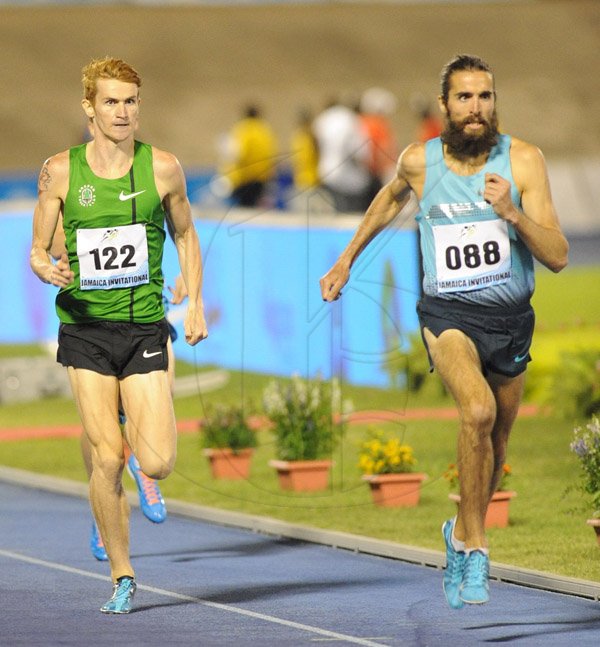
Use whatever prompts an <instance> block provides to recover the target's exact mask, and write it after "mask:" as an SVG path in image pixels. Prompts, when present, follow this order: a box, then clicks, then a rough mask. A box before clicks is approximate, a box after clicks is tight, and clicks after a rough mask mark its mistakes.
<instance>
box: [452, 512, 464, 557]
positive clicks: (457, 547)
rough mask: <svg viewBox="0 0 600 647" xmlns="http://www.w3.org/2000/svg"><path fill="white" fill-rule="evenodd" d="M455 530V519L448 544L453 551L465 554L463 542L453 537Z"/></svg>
mask: <svg viewBox="0 0 600 647" xmlns="http://www.w3.org/2000/svg"><path fill="white" fill-rule="evenodd" d="M455 528H456V517H455V518H454V524H453V525H452V535H451V536H450V543H451V544H452V547H453V548H454V550H457V551H459V552H461V553H464V552H465V542H464V541H461V540H460V539H457V538H456V537H455V536H454V529H455Z"/></svg>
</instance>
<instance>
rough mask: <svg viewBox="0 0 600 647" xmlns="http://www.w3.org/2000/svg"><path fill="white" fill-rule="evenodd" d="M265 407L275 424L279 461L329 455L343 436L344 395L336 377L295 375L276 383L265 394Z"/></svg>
mask: <svg viewBox="0 0 600 647" xmlns="http://www.w3.org/2000/svg"><path fill="white" fill-rule="evenodd" d="M263 406H264V410H265V413H266V415H267V418H268V419H269V421H270V422H271V424H272V429H273V433H274V434H275V438H276V454H277V458H279V459H280V460H286V461H300V460H313V459H317V458H325V457H327V456H330V455H331V452H332V451H333V449H334V447H335V446H336V444H337V442H338V441H339V439H340V438H341V436H342V434H343V429H344V415H342V402H341V392H340V387H339V382H338V381H337V379H335V378H334V379H332V380H331V381H330V382H326V381H323V380H322V379H321V378H317V379H315V380H303V379H301V378H300V377H299V376H297V375H294V376H293V377H292V379H291V380H289V381H285V382H284V381H281V380H273V381H272V382H270V383H269V384H268V385H267V387H266V388H265V390H264V392H263ZM345 408H346V409H348V407H347V406H346V407H345ZM346 412H347V411H346Z"/></svg>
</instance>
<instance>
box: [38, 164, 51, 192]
mask: <svg viewBox="0 0 600 647" xmlns="http://www.w3.org/2000/svg"><path fill="white" fill-rule="evenodd" d="M50 182H52V176H51V175H50V171H49V170H48V165H47V164H44V166H43V167H42V170H41V171H40V177H39V178H38V191H47V190H48V188H49V187H50Z"/></svg>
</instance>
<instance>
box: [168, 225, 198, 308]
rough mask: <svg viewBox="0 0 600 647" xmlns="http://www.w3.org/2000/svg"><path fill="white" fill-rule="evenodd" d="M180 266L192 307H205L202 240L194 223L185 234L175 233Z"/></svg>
mask: <svg viewBox="0 0 600 647" xmlns="http://www.w3.org/2000/svg"><path fill="white" fill-rule="evenodd" d="M175 245H176V248H177V255H178V258H179V267H180V269H181V275H182V277H183V281H184V283H185V287H186V289H187V293H188V300H189V305H190V306H191V307H203V301H202V254H201V251H200V241H199V240H198V234H197V233H196V229H195V227H194V225H193V224H191V225H190V227H188V228H187V229H186V231H185V232H184V233H183V234H177V233H176V234H175Z"/></svg>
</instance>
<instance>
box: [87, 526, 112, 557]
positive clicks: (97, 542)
mask: <svg viewBox="0 0 600 647" xmlns="http://www.w3.org/2000/svg"><path fill="white" fill-rule="evenodd" d="M90 549H91V550H92V555H93V556H94V557H95V558H96V559H97V560H98V561H99V562H107V561H108V555H107V554H106V548H104V542H103V541H102V537H100V533H99V532H98V526H97V525H96V522H95V521H92V534H91V535H90Z"/></svg>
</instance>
